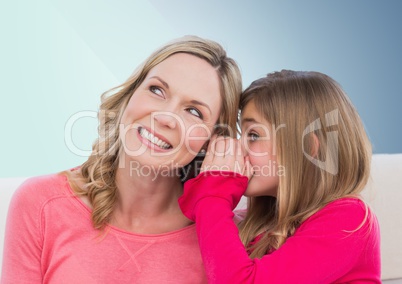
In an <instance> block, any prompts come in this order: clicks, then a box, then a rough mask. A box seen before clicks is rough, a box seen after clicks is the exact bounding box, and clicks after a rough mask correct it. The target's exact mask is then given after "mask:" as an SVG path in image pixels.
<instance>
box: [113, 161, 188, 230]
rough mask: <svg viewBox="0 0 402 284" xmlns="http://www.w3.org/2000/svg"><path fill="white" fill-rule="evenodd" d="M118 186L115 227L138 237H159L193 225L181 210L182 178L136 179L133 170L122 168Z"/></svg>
mask: <svg viewBox="0 0 402 284" xmlns="http://www.w3.org/2000/svg"><path fill="white" fill-rule="evenodd" d="M116 186H117V188H118V199H117V201H116V205H115V208H114V212H113V217H112V220H111V224H112V225H114V226H116V227H119V228H122V229H124V230H127V231H131V232H135V233H143V234H158V233H166V232H169V231H174V230H178V229H181V228H183V227H185V226H188V225H189V224H191V222H190V221H189V220H188V219H187V218H186V217H185V216H184V215H183V214H182V213H181V210H180V208H179V206H178V202H177V199H178V198H179V196H180V195H181V194H182V184H181V182H180V179H179V178H178V177H175V176H162V175H148V176H144V175H136V174H133V172H131V171H130V168H129V167H119V168H118V169H117V171H116Z"/></svg>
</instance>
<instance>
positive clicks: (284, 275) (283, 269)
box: [179, 172, 381, 284]
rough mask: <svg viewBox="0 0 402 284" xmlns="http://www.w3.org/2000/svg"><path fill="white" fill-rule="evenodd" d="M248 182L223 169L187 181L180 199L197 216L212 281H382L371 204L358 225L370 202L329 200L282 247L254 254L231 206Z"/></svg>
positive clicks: (191, 216) (190, 213)
mask: <svg viewBox="0 0 402 284" xmlns="http://www.w3.org/2000/svg"><path fill="white" fill-rule="evenodd" d="M234 175H235V176H234ZM246 186H247V177H244V176H241V175H238V174H234V173H231V175H229V174H225V177H222V176H219V175H218V172H207V173H206V174H205V175H199V176H198V177H197V178H195V179H192V180H189V181H188V182H187V183H186V184H185V186H184V194H183V196H182V197H181V198H180V199H179V204H180V206H181V208H182V210H183V212H184V214H185V215H186V216H187V217H188V218H190V219H192V220H195V221H196V225H197V234H198V238H199V242H200V248H201V254H202V257H203V259H204V263H205V268H206V271H207V277H208V283H309V284H311V283H381V280H380V246H379V243H380V241H379V239H380V234H379V227H378V223H377V219H376V217H375V216H374V214H373V213H372V212H371V211H370V210H369V209H368V211H367V213H368V215H367V220H368V221H367V222H365V223H364V225H363V226H362V227H361V228H359V226H360V225H361V224H362V222H363V220H364V218H365V215H366V207H365V204H364V203H363V202H362V201H360V200H358V199H354V198H342V199H339V200H336V201H334V202H332V203H330V204H328V205H327V206H325V207H324V208H323V209H321V210H319V211H318V212H317V213H315V214H314V215H312V216H311V217H310V218H308V219H307V220H306V221H304V222H303V223H302V224H301V225H300V227H299V228H298V229H297V230H296V232H295V233H294V235H293V236H291V237H289V238H288V239H287V240H286V242H285V243H284V244H283V245H282V246H281V247H280V248H279V249H278V250H276V251H274V252H272V253H270V254H267V255H265V256H264V257H262V258H261V259H250V258H249V256H248V254H247V251H246V249H245V247H244V246H243V244H242V243H241V241H240V238H239V236H238V229H237V227H236V225H235V224H234V222H233V212H232V210H233V208H234V207H235V206H236V205H237V203H238V201H239V200H240V197H241V195H242V193H243V192H244V191H245V189H246ZM358 228H359V229H358ZM356 229H357V230H356ZM354 230H356V231H355V232H353V233H352V232H350V231H354Z"/></svg>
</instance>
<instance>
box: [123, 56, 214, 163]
mask: <svg viewBox="0 0 402 284" xmlns="http://www.w3.org/2000/svg"><path fill="white" fill-rule="evenodd" d="M220 109H221V96H220V84H219V77H218V74H217V72H216V70H215V69H214V68H213V67H212V66H211V65H210V64H209V63H208V62H207V61H205V60H203V59H201V58H198V57H196V56H193V55H190V54H186V53H177V54H174V55H172V56H170V57H168V58H167V59H166V60H164V61H162V62H161V63H159V64H158V65H157V66H155V67H154V68H152V69H151V70H150V71H149V73H148V75H147V76H146V78H145V79H144V81H143V82H142V83H141V85H140V86H138V88H137V89H136V90H135V92H134V93H133V95H132V96H131V99H130V101H129V102H128V105H127V107H126V109H125V110H124V113H123V115H122V119H121V124H120V137H121V140H122V143H123V146H124V150H125V156H126V158H129V160H130V161H134V162H136V163H138V164H140V165H147V166H154V167H160V166H164V167H165V168H166V166H168V167H169V168H179V167H182V166H184V165H186V164H188V163H189V162H191V160H192V159H193V158H194V157H195V156H196V155H197V153H198V152H199V151H200V149H201V147H202V146H203V145H204V143H205V142H206V141H207V140H208V139H209V138H210V136H211V133H212V130H213V127H214V125H215V123H216V122H217V120H218V118H219V114H220V113H219V112H220Z"/></svg>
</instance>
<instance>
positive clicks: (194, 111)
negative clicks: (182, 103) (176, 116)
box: [187, 107, 203, 119]
mask: <svg viewBox="0 0 402 284" xmlns="http://www.w3.org/2000/svg"><path fill="white" fill-rule="evenodd" d="M187 111H188V112H189V113H191V114H192V115H194V116H196V117H199V118H201V119H203V115H202V113H201V112H200V111H199V110H198V109H196V108H193V107H192V108H188V109H187Z"/></svg>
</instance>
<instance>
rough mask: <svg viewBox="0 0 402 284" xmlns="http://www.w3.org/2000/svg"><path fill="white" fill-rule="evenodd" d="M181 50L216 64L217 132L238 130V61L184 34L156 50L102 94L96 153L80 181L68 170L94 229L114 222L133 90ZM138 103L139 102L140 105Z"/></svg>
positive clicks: (213, 45) (217, 47) (214, 45)
mask: <svg viewBox="0 0 402 284" xmlns="http://www.w3.org/2000/svg"><path fill="white" fill-rule="evenodd" d="M177 53H187V54H191V55H194V56H197V57H199V58H201V59H204V60H206V61H207V62H208V63H210V64H211V66H212V67H214V68H215V69H216V72H217V74H218V76H219V80H220V95H221V100H222V107H221V110H220V116H219V119H218V121H217V123H216V124H217V125H220V127H219V128H217V129H215V131H216V132H218V133H219V134H223V135H230V136H234V135H235V134H236V122H237V121H236V120H237V113H238V103H239V98H240V94H241V91H242V84H241V82H242V79H241V74H240V70H239V68H238V66H237V64H236V62H235V61H234V60H233V59H231V58H229V57H227V56H226V52H225V50H224V49H223V48H222V46H221V45H219V44H218V43H216V42H214V41H211V40H207V39H203V38H199V37H196V36H185V37H182V38H179V39H176V40H174V41H172V42H170V43H168V44H166V45H165V46H163V47H161V48H160V49H158V50H156V51H155V52H154V53H152V54H151V55H150V56H149V57H148V58H147V59H146V60H145V61H144V62H143V63H142V64H141V65H140V66H139V67H138V68H137V69H136V70H135V71H134V73H133V74H132V76H131V77H130V78H129V79H128V80H127V81H126V82H125V83H123V84H122V85H120V86H118V87H116V88H113V89H111V90H109V91H107V92H105V93H104V94H102V97H101V99H102V103H101V106H100V111H99V113H98V119H99V127H98V132H99V136H98V139H97V140H96V141H95V142H94V144H93V146H92V154H91V156H90V157H89V158H88V160H87V161H86V162H85V163H84V164H83V165H82V167H81V174H82V179H80V182H81V184H82V183H83V184H84V188H82V186H78V185H77V184H78V183H77V182H76V181H77V180H76V178H74V177H73V175H71V174H69V173H68V172H64V173H65V174H67V176H68V177H69V181H70V183H71V185H72V187H73V189H74V191H75V193H76V194H77V195H79V196H86V197H87V198H88V199H89V202H90V203H91V205H92V222H93V225H94V227H95V228H96V229H103V228H104V227H105V225H106V224H107V223H108V222H109V221H110V218H111V215H112V213H113V208H114V205H115V202H116V199H117V198H118V195H117V187H116V184H115V174H116V169H117V168H118V165H119V156H120V153H121V151H122V149H123V147H122V144H121V141H120V138H119V123H120V120H121V117H122V114H123V112H124V109H125V108H126V106H127V104H128V101H129V100H130V98H131V95H132V94H133V93H134V91H135V90H136V89H137V87H138V86H139V85H140V84H141V83H142V82H143V80H144V79H145V77H146V76H147V74H148V72H149V71H150V70H151V69H152V68H153V67H155V66H156V65H158V64H159V63H161V62H162V61H164V60H165V59H167V58H168V57H169V56H172V55H174V54H177ZM139 107H140V106H139Z"/></svg>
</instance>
